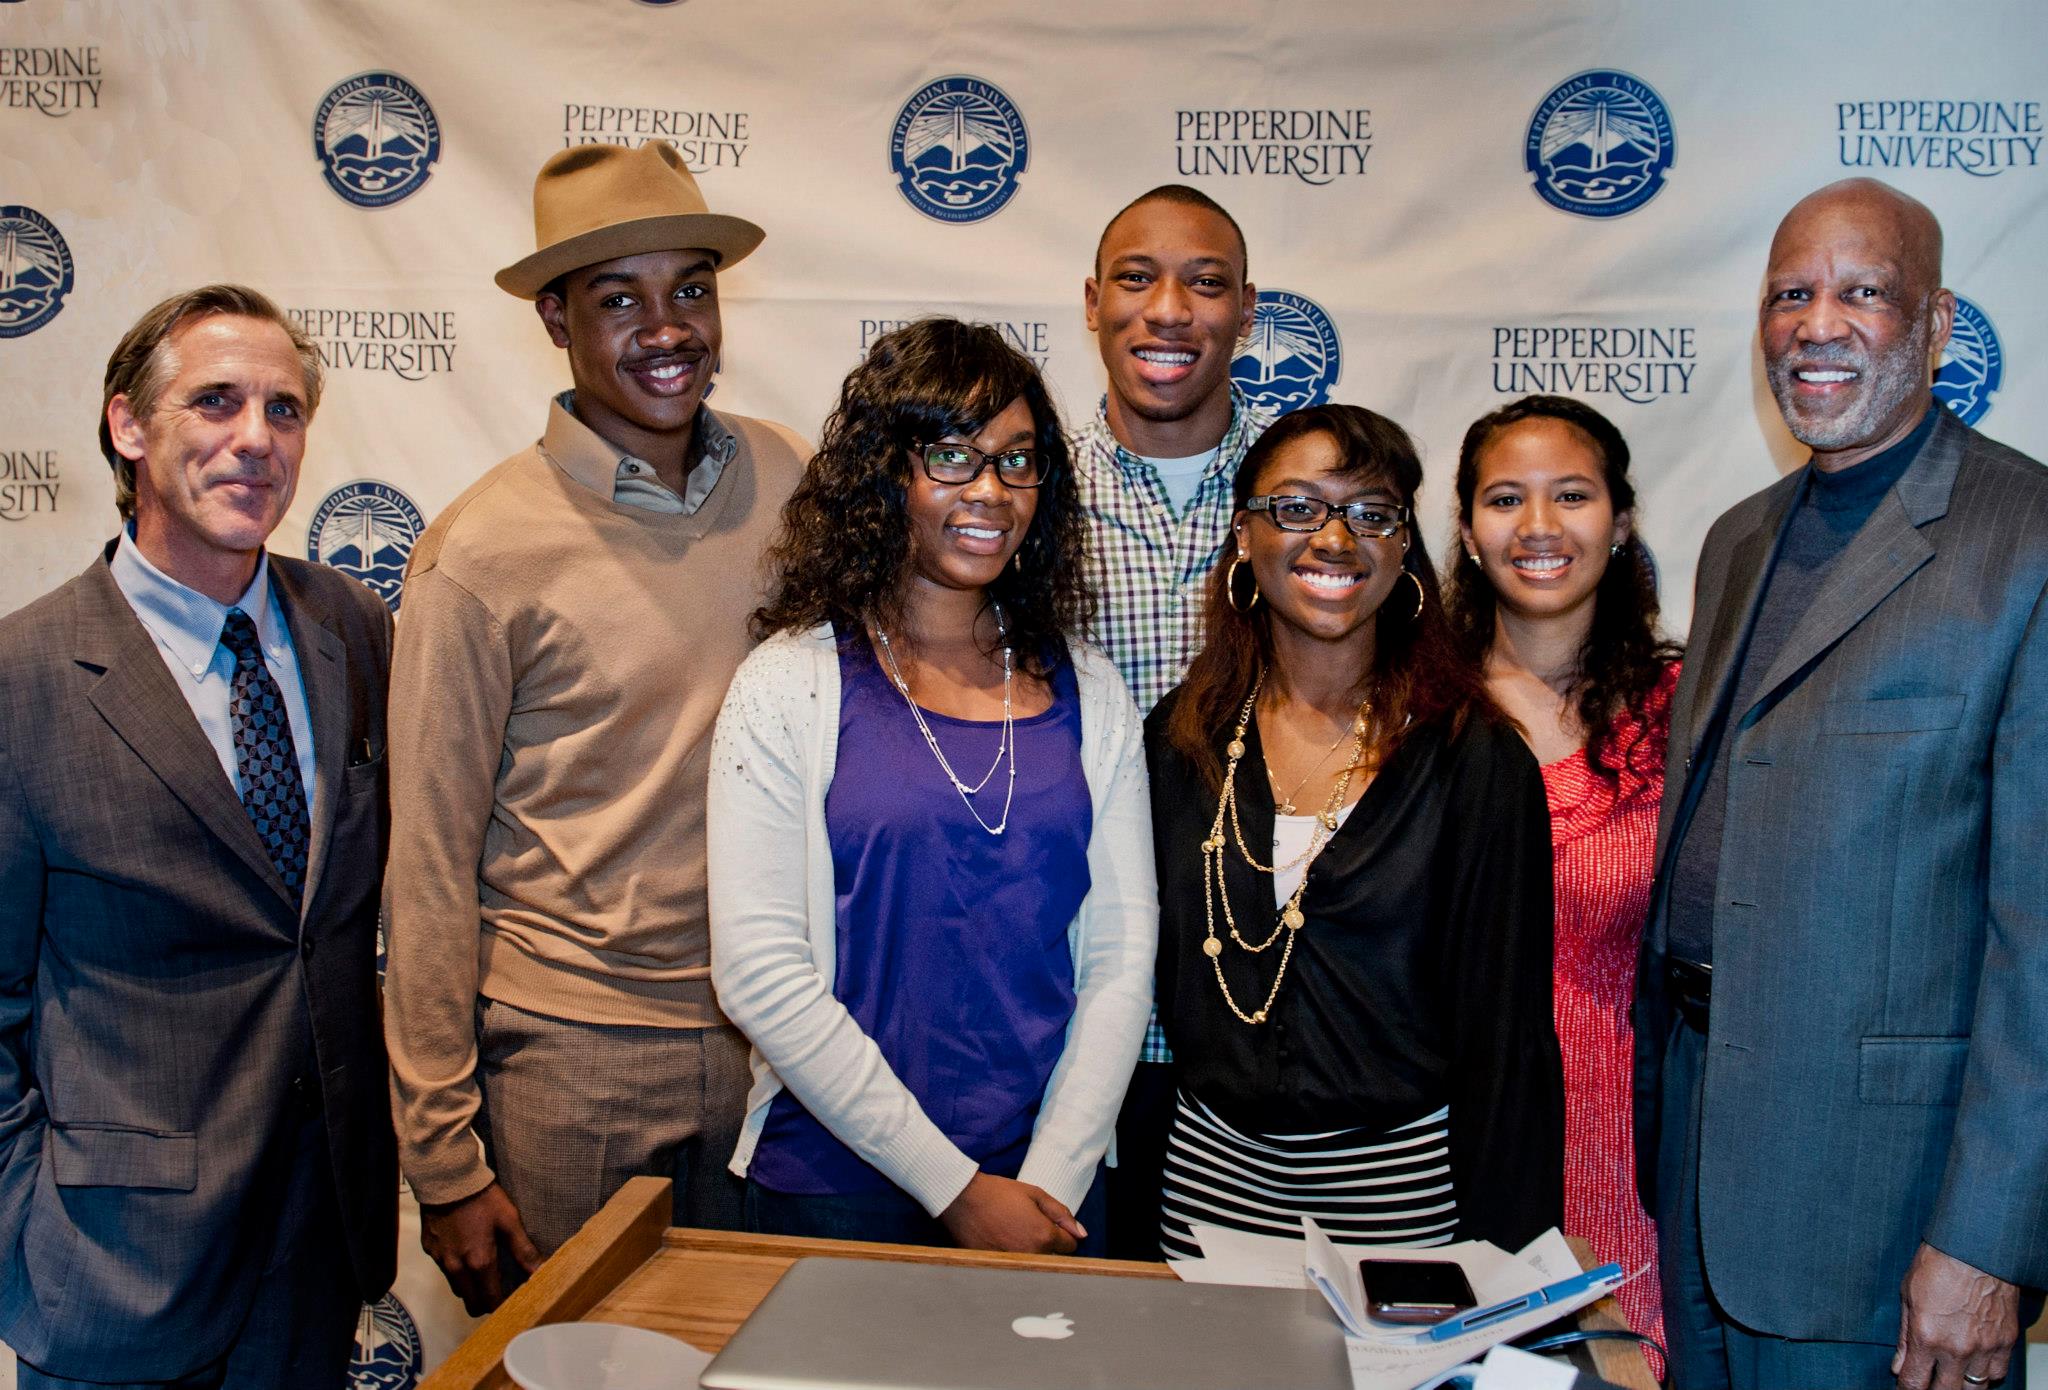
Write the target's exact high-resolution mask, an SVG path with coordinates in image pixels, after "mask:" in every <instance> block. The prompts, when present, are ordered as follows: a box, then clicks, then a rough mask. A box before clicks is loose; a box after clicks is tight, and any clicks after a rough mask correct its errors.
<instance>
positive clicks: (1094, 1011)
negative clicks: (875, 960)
mask: <svg viewBox="0 0 2048 1390" xmlns="http://www.w3.org/2000/svg"><path fill="white" fill-rule="evenodd" d="M1073 659H1074V671H1075V675H1076V677H1077V683H1078V685H1079V687H1080V695H1081V765H1082V768H1083V770H1084V771H1085V773H1086V776H1087V780H1088V795H1089V798H1090V800H1091V802H1092V803H1093V810H1094V819H1093V831H1092V833H1091V834H1090V836H1089V839H1088V872H1089V880H1090V883H1089V889H1088V896H1087V897H1086V898H1085V899H1084V900H1083V901H1082V903H1081V909H1080V911H1079V912H1078V913H1077V914H1076V915H1075V918H1074V921H1073V924H1072V925H1071V926H1069V927H1068V929H1067V941H1068V943H1069V945H1070V946H1071V948H1072V950H1073V955H1074V987H1075V999H1074V1016H1073V1019H1072V1021H1071V1022H1069V1024H1068V1025H1067V1040H1066V1045H1065V1047H1064V1048H1063V1049H1062V1050H1061V1052H1060V1059H1059V1062H1058V1064H1057V1065H1056V1066H1055V1067H1054V1068H1053V1072H1052V1078H1051V1080H1050V1081H1049V1082H1048V1083H1047V1085H1046V1088H1045V1098H1044V1100H1043V1101H1042V1102H1041V1103H1040V1105H1039V1108H1038V1120H1037V1123H1036V1125H1035V1126H1034V1128H1033V1130H1032V1135H1031V1147H1030V1150H1029V1152H1028V1153H1027V1154H1026V1156H1025V1159H1024V1167H1023V1169H1022V1171H1021V1172H1020V1173H1019V1174H1018V1177H1019V1178H1021V1179H1022V1180H1023V1181H1025V1182H1029V1183H1035V1184H1037V1185H1038V1186H1039V1187H1041V1188H1043V1189H1045V1191H1047V1192H1049V1193H1051V1194H1052V1195H1053V1196H1054V1197H1057V1198H1058V1199H1059V1200H1060V1201H1062V1202H1064V1203H1066V1204H1067V1206H1068V1208H1069V1209H1073V1208H1077V1207H1078V1206H1079V1205H1080V1203H1081V1199H1082V1198H1083V1197H1084V1196H1085V1195H1087V1191H1088V1187H1089V1184H1090V1183H1091V1182H1092V1181H1093V1180H1094V1177H1095V1169H1096V1165H1097V1164H1098V1163H1100V1162H1101V1160H1102V1157H1103V1154H1104V1153H1105V1151H1106V1150H1107V1149H1108V1147H1109V1143H1110V1136H1111V1134H1112V1133H1113V1131H1114V1130H1115V1127H1116V1116H1117V1110H1118V1108H1119V1106H1121V1104H1122V1103H1123V1094H1124V1088H1125V1086H1126V1085H1128V1084H1129V1082H1130V1077H1131V1069H1132V1067H1134V1066H1135V1065H1136V1064H1137V1060H1138V1048H1139V1045H1140V1043H1141V1042H1142V1041H1143V1039H1144V1033H1145V1021H1146V1018H1147V1016H1148V1015H1149V1013H1150V1011H1151V1006H1152V971H1153V956H1154V952H1155V950H1156V948H1157V943H1158V933H1159V894H1158V888H1157V884H1156V881H1155V878H1154V869H1153V858H1152V808H1151V801H1150V798H1149V794H1148V792H1147V789H1146V782H1145V748H1144V731H1143V726H1142V724H1141V722H1140V720H1139V717H1138V710H1137V706H1136V705H1134V704H1133V703H1132V702H1131V697H1130V693H1129V692H1128V691H1127V690H1126V689H1125V688H1124V683H1123V678H1122V677H1121V676H1119V675H1118V674H1117V671H1116V668H1115V667H1114V666H1112V665H1111V664H1110V661H1109V658H1108V657H1106V656H1104V655H1103V654H1102V653H1101V652H1100V651H1099V650H1097V649H1096V648H1095V647H1093V646H1090V645H1087V644H1085V643H1079V642H1077V643H1074V644H1073ZM903 717H904V718H905V719H908V718H909V717H910V712H909V711H908V710H905V711H904V714H903ZM838 747H839V654H838V647H837V643H836V641H835V639H834V637H833V634H832V630H831V628H830V627H829V626H821V627H817V628H814V629H812V630H811V631H809V632H806V633H801V634H799V633H793V632H792V633H780V634H778V635H776V636H774V637H771V638H769V639H768V640H767V641H766V642H764V643H762V644H761V645H760V647H758V648H756V649H755V651H754V653H753V655H751V656H749V657H748V658H747V660H746V661H745V662H744V663H743V664H742V665H741V666H740V669H739V673H738V675H736V676H735V677H734V678H733V682H732V687H731V689H730V690H729V691H728V692H727V694H726V697H725V705H724V707H723V708H722V709H721V710H720V711H719V715H718V729H717V733H716V735H715V736H714V738H713V741H712V759H711V793H710V827H709V829H710V879H711V977H712V982H713V984H714V985H715V987H716V988H717V991H718V1002H719V1004H720V1006H721V1007H722V1008H723V1009H724V1011H725V1014H726V1016H727V1017H728V1018H730V1019H731V1020H732V1021H733V1022H734V1023H735V1024H737V1025H738V1026H739V1028H740V1031H741V1032H743V1033H745V1034H746V1035H747V1037H748V1038H749V1039H751V1040H752V1042H753V1044H754V1053H753V1069H754V1084H753V1088H752V1090H751V1091H750V1092H749V1094H748V1096H747V1118H746V1124H745V1126H744V1128H743V1129H742V1130H741V1133H740V1142H739V1147H738V1148H737V1149H736V1150H735V1151H734V1153H733V1157H732V1164H731V1167H732V1171H733V1172H735V1173H739V1174H742V1175H744V1174H745V1173H746V1171H747V1165H748V1164H749V1162H750V1161H751V1160H752V1158H753V1155H754V1145H755V1143H756V1142H757V1141H758V1140H759V1139H760V1136H761V1127H762V1125H763V1124H764V1123H766V1121H767V1118H768V1106H769V1102H770V1101H772V1100H773V1099H774V1098H775V1094H776V1092H778V1091H780V1090H781V1089H782V1088H783V1086H784V1085H785V1084H787V1085H788V1086H789V1088H790V1089H791V1090H792V1091H793V1092H795V1094H796V1095H797V1097H798V1098H799V1099H801V1100H802V1101H803V1103H804V1107H805V1108H806V1109H807V1110H809V1111H810V1112H811V1114H812V1115H813V1116H815V1117H816V1118H817V1119H818V1120H819V1121H820V1122H821V1123H822V1124H824V1126H825V1127H826V1128H827V1129H829V1130H830V1131H831V1132H832V1133H833V1134H834V1135H836V1136H837V1137H838V1138H839V1139H840V1140H841V1141H842V1142H843V1143H845V1144H846V1145H847V1146H848V1147H850V1148H851V1149H853V1151H854V1152H856V1153H858V1154H859V1155H860V1156H861V1157H862V1158H864V1159H866V1160H867V1161H868V1162H869V1163H872V1164H873V1165H874V1166H875V1167H876V1168H878V1169H880V1170H881V1172H882V1173H883V1174H884V1175H885V1176H887V1177H888V1179H889V1180H890V1181H891V1182H893V1183H895V1184H896V1185H897V1186H898V1187H900V1188H902V1189H903V1190H904V1191H905V1192H907V1193H909V1194H910V1195H911V1196H912V1197H913V1198H915V1199H916V1200H917V1201H918V1203H919V1204H921V1205H922V1206H923V1207H924V1209H925V1210H926V1211H928V1212H930V1213H931V1214H932V1215H934V1216H936V1215H938V1214H939V1213H940V1212H942V1211H944V1210H945V1209H946V1208H947V1207H948V1206H950V1205H951V1204H952V1202H953V1199H954V1198H955V1197H957V1196H959V1195H960V1193H961V1191H962V1189H964V1188H965V1187H966V1186H967V1183H968V1180H969V1179H971V1178H972V1177H973V1176H974V1173H975V1164H974V1160H973V1159H971V1158H969V1157H968V1156H967V1155H966V1154H964V1153H962V1152H961V1151H960V1149H959V1148H958V1146H956V1145H955V1144H954V1143H953V1142H952V1141H951V1140H949V1139H948V1138H946V1136H945V1134H944V1132H943V1131H941V1130H940V1129H939V1127H938V1126H937V1125H935V1124H933V1123H932V1121H931V1119H930V1117H928V1116H927V1115H926V1114H925V1113H924V1110H923V1108H922V1107H921V1106H919V1105H918V1103H917V1100H916V1098H915V1097H914V1096H912V1095H911V1093H910V1091H909V1089H908V1088H907V1087H905V1086H904V1084H903V1082H902V1081H901V1080H900V1079H899V1078H898V1077H897V1075H896V1073H895V1072H894V1071H893V1070H892V1069H891V1068H890V1066H889V1064H888V1063H887V1062H886V1061H884V1060H883V1058H882V1053H881V1049H880V1048H878V1047H877V1046H876V1045H875V1042H874V1040H873V1039H872V1038H870V1037H868V1035H867V1034H866V1033H864V1032H862V1031H861V1028H860V1025H859V1024H857V1023H856V1022H854V1019H853V1016H852V1015H851V1014H849V1013H848V1012H847V1011H846V1007H845V1006H844V1005H843V1004H841V1003H840V1002H839V1000H838V999H836V998H835V997H833V994H832V980H833V971H834V969H835V959H834V958H835V955H836V952H837V946H838V925H837V919H836V888H835V884H834V881H833V873H832V846H831V841H830V840H829V839H828V837H827V833H826V829H825V791H826V789H827V788H828V787H830V786H831V784H832V770H833V767H834V765H835V762H836V760H837V755H838Z"/></svg>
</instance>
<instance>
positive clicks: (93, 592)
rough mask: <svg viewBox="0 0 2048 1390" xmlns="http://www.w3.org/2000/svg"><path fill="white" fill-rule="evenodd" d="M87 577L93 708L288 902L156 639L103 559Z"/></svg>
mask: <svg viewBox="0 0 2048 1390" xmlns="http://www.w3.org/2000/svg"><path fill="white" fill-rule="evenodd" d="M85 578H86V582H85V584H83V585H82V586H80V588H79V589H78V590H77V595H78V599H77V610H78V633H77V637H76V641H75V648H74V650H75V653H76V658H77V660H78V661H80V662H81V663H83V664H84V665H86V666H88V667H92V668H95V669H97V670H99V671H100V672H101V675H100V678H99V680H98V681H97V682H95V683H94V685H93V686H92V689H91V691H90V692H89V694H88V697H87V698H89V699H90V700H91V701H92V704H93V708H95V709H96V710H98V711H99V714H100V717H101V718H102V719H104V720H106V721H107V724H108V726H109V727H111V728H112V729H113V731H114V732H115V734H117V735H118V736H119V737H120V739H121V741H122V742H124V743H126V744H127V745H128V746H129V748H131V749H133V750H134V752H135V755H136V756H137V757H139V758H141V759H142V761H143V762H144V763H146V764H148V766H149V768H150V770H151V771H152V772H154V773H156V775H157V776H158V777H159V778H160V779H162V781H163V783H164V785H165V786H166V787H168V788H170V790H171V793H172V795H174V796H176V797H177V798H178V800H180V801H182V802H183V803H184V804H185V807H186V809H187V810H189V811H191V812H192V814H193V815H194V816H196V817H198V818H199V820H200V821H201V823H203V824H204V825H205V826H206V827H207V828H208V829H209V830H211V831H212V832H213V833H214V834H215V835H216V836H218V837H219V838H220V840H221V842H222V843H224V844H225V845H227V847H228V848H229V849H231V850H233V851H234V852H235V854H236V855H238V856H239V857H240V858H241V859H242V861H243V862H244V863H246V864H247V865H248V866H249V867H250V868H251V869H254V870H255V871H256V872H257V874H258V875H259V876H260V877H261V878H262V879H263V881H264V882H265V883H267V884H269V885H270V887H271V890H272V891H273V892H275V893H276V894H277V895H278V897H280V898H281V899H283V900H284V901H286V902H290V901H291V890H290V889H288V888H286V887H285V884H284V880H283V879H281V878H279V877H278V875H277V869H276V867H275V866H273V865H272V864H271V862H270V855H269V853H268V851H266V850H265V849H264V847H263V838H262V836H260V835H258V834H257V833H256V827H255V826H254V825H252V824H250V822H249V813H248V811H247V810H246V809H245V808H244V807H243V805H242V802H241V798H240V797H238V796H236V795H235V787H234V783H232V782H230V781H229V780H228V776H227V773H226V772H224V771H222V769H221V765H220V758H219V756H218V755H217V754H216V753H215V752H214V751H213V745H212V744H211V743H209V742H207V738H206V734H205V732H204V731H203V730H202V729H200V727H199V721H198V720H197V719H194V718H193V717H192V707H191V705H190V704H188V703H187V702H186V700H185V696H184V692H182V691H180V690H179V689H178V686H177V683H176V681H174V680H173V679H172V677H171V673H170V670H169V668H168V667H166V666H165V665H164V659H163V654H162V653H161V652H159V651H158V650H157V646H156V642H155V640H154V639H153V638H151V637H150V635H149V630H148V629H147V628H145V627H143V625H142V620H141V619H139V618H137V617H136V616H135V610H134V609H132V608H130V607H129V606H128V600H127V599H126V598H125V597H124V596H123V595H122V593H121V589H120V586H119V585H117V584H115V583H114V575H113V571H112V570H110V569H109V568H108V567H107V565H106V562H105V561H104V560H101V561H98V562H96V563H95V564H94V565H93V566H92V568H91V569H89V570H87V571H86V575H85Z"/></svg>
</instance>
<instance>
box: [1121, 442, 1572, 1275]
mask: <svg viewBox="0 0 2048 1390" xmlns="http://www.w3.org/2000/svg"><path fill="white" fill-rule="evenodd" d="M1421 481H1422V466H1421V464H1420V462H1419V461H1418V460H1417V458H1416V454H1415V449H1414V446H1413V444H1412V443H1411V442H1410V441H1409V439H1408V436H1407V435H1406V433H1405V432H1403V431H1402V429H1401V428H1400V426H1398V425H1396V424H1394V423H1393V422H1392V421H1390V420H1387V419H1384V418H1383V417H1381V416H1378V415H1374V414H1373V413H1372V412H1370V411H1367V410H1362V409H1359V408H1357V407H1355V406H1319V407H1316V408H1314V409H1310V410H1304V411H1300V412H1297V413H1295V414H1293V415H1289V416H1287V417H1285V418H1284V419H1282V420H1280V421H1279V422H1278V423H1277V424H1275V425H1274V426H1273V427H1272V428H1271V429H1270V430H1268V431H1267V432H1266V434H1265V435H1264V437H1263V438H1261V439H1260V441H1259V442H1258V444H1257V445H1256V446H1255V447H1254V448H1253V449H1252V450H1251V452H1250V453H1249V454H1248V455H1247V456H1246V458H1245V460H1244V464H1243V466H1242V467H1241V468H1240V469H1239V471H1238V475H1237V513H1236V515H1235V517H1234V518H1233V520H1232V523H1231V525H1232V545H1231V547H1230V548H1229V549H1228V550H1226V552H1225V557H1224V563H1223V564H1221V565H1219V567H1218V569H1217V571H1216V574H1215V576H1214V577H1213V579H1212V580H1211V583H1210V589H1209V595H1208V599H1209V601H1208V609H1207V614H1206V625H1207V638H1206V643H1205V646H1204V649H1203V651H1202V652H1201V654H1200V655H1199V656H1197V657H1196V658H1195V661H1194V663H1193V664H1192V665H1191V666H1190V668H1189V671H1188V677H1187V680H1186V681H1185V682H1184V683H1183V684H1182V685H1181V687H1180V688H1179V689H1177V690H1176V691H1174V692H1173V693H1172V694H1171V695H1169V696H1168V697H1167V698H1166V699H1165V700H1164V701H1163V702H1162V703H1161V704H1160V705H1159V707H1158V708H1157V709H1156V710H1154V711H1153V714H1152V717H1151V719H1150V720H1149V721H1148V722H1147V726H1146V735H1147V737H1146V743H1147V753H1148V757H1149V759H1150V763H1151V770H1152V815H1153V825H1154V834H1155V836H1156V841H1157V846H1158V862H1159V891H1160V900H1161V902H1160V906H1161V919H1160V946H1159V974H1158V1005H1159V1018H1160V1022H1161V1024H1162V1025H1163V1026H1164V1027H1165V1030H1166V1035H1167V1040H1168V1042H1169V1043H1170V1044H1171V1046H1172V1049H1173V1055H1174V1062H1175V1065H1176V1066H1177V1068H1178V1079H1179V1085H1180V1096H1179V1100H1178V1105H1177V1111H1176V1115H1175V1119H1174V1124H1173V1129H1172V1134H1171V1137H1170V1139H1169V1145H1168V1154H1167V1167H1166V1182H1165V1188H1166V1191H1165V1199H1164V1205H1163V1218H1162V1222H1161V1243H1162V1245H1163V1246H1164V1248H1165V1250H1166V1252H1167V1253H1168V1254H1173V1255H1192V1254H1194V1253H1196V1246H1195V1244H1194V1241H1193V1239H1192V1236H1191V1234H1190V1231H1189V1227H1190V1225H1191V1224H1200V1223H1207V1224H1212V1225H1220V1226H1228V1227H1235V1228H1237V1229H1241V1230H1249V1231H1255V1232H1261V1233H1266V1234H1292V1233H1296V1232H1298V1231H1299V1230H1300V1217H1301V1216H1302V1215H1304V1214H1306V1215H1310V1216H1313V1217H1315V1218H1316V1220H1317V1221H1318V1223H1319V1224H1321V1225H1322V1226H1323V1227H1324V1229H1325V1230H1326V1231H1328V1232H1329V1233H1330V1235H1331V1236H1332V1237H1333V1238H1334V1239H1337V1240H1339V1241H1346V1240H1349V1241H1356V1242H1367V1243H1381V1244H1395V1245H1427V1244H1440V1243H1446V1242H1449V1241H1451V1240H1454V1239H1455V1240H1463V1239H1474V1238H1477V1239H1486V1240H1491V1241H1494V1242H1495V1243H1497V1244H1499V1245H1502V1246H1505V1247H1507V1248H1508V1249H1515V1248H1517V1247H1519V1246H1521V1245H1522V1244H1524V1243H1526V1242H1527V1241H1528V1240H1530V1239H1531V1238H1533V1237H1534V1236H1536V1235H1538V1234H1540V1233H1541V1232H1542V1231H1544V1230H1545V1229H1546V1228H1548V1227H1550V1226H1553V1225H1556V1224H1558V1222H1559V1221H1560V1220H1561V1218H1562V1203H1563V1181H1564V1180H1563V1131H1564V1091H1563V1079H1562V1074H1561V1071H1560V1067H1559V1063H1558V1050H1557V1038H1556V1034H1555V1032H1554V1031H1553V1028H1552V1024H1551V995H1550V983H1551V885H1550V865H1551V852H1550V834H1549V819H1548V813H1547V810H1546V807H1545V801H1544V793H1543V781H1542V777H1541V775H1540V773H1539V772H1538V770H1537V765H1536V762H1535V759H1534V758H1533V757H1532V756H1531V755H1530V753H1529V750H1528V748H1527V746H1526V745H1525V744H1524V743H1523V741H1522V740H1521V738H1520V737H1519V736H1518V735H1517V734H1516V732H1515V729H1514V727H1513V726H1512V725H1511V724H1509V723H1507V722H1506V720H1505V719H1504V718H1503V717H1502V716H1501V714H1500V713H1499V711H1498V710H1497V708H1496V707H1495V706H1494V705H1493V703H1492V702H1491V701H1490V700H1489V699H1488V698H1487V695H1486V692H1485V689H1484V687H1483V685H1482V684H1481V683H1480V681H1479V679H1478V677H1477V674H1476V673H1475V672H1474V671H1473V670H1472V668H1471V667H1470V665H1469V664H1467V663H1465V662H1462V661H1461V660H1459V658H1458V657H1457V655H1456V652H1455V650H1454V648H1453V646H1452V643H1451V639H1450V635H1449V630H1448V628H1447V626H1446V624H1445V619H1444V614H1443V609H1442V606H1441V604H1440V602H1439V600H1438V595H1437V580H1436V573H1435V570H1434V567H1433V566H1432V565H1431V564H1430V560H1429V555H1428V553H1427V551H1426V549H1425V547H1424V544H1423V541H1422V537H1421V535H1420V534H1419V533H1418V532H1417V531H1416V529H1415V526H1414V513H1413V507H1414V501H1415V494H1416V491H1417V489H1418V488H1419V487H1420V485H1421Z"/></svg>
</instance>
